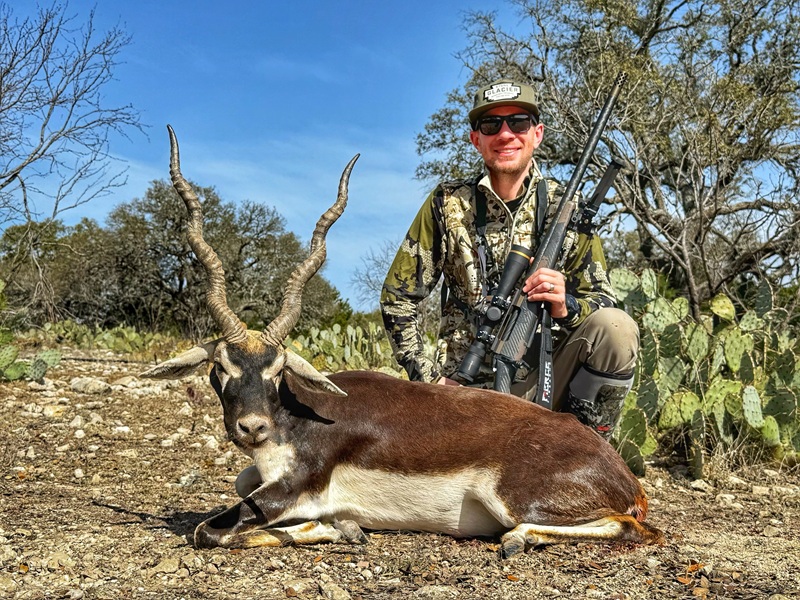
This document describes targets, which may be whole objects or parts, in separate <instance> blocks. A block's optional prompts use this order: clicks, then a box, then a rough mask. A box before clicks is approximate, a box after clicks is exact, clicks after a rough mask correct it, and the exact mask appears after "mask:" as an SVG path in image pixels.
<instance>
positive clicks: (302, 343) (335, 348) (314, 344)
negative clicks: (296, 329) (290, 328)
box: [286, 321, 405, 377]
mask: <svg viewBox="0 0 800 600" xmlns="http://www.w3.org/2000/svg"><path fill="white" fill-rule="evenodd" d="M286 346H287V347H288V348H289V349H290V350H292V351H294V352H296V353H297V354H299V355H300V356H302V357H303V358H305V359H306V360H307V361H309V362H310V363H311V364H312V365H314V367H316V368H317V369H318V370H320V371H329V372H335V371H344V370H354V369H380V370H383V371H384V372H389V373H393V374H395V375H397V376H398V377H405V374H404V372H402V370H401V369H400V368H399V367H398V366H397V363H396V362H395V361H394V358H393V357H392V349H391V346H390V344H389V340H388V338H387V337H386V332H385V330H384V329H383V327H382V326H380V325H378V324H376V323H375V322H374V321H368V322H366V324H365V327H364V328H362V327H361V326H360V325H356V326H355V327H354V326H353V325H349V324H348V325H345V326H344V327H342V326H341V325H339V324H338V323H335V324H334V325H333V326H332V327H330V328H329V329H317V328H316V327H312V328H311V329H310V330H309V331H308V333H307V334H306V335H302V334H301V335H298V336H296V337H293V338H289V339H288V340H287V342H286Z"/></svg>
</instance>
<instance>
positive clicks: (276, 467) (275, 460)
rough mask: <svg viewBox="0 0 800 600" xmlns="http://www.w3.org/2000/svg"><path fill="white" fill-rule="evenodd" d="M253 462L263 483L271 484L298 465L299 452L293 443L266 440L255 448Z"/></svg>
mask: <svg viewBox="0 0 800 600" xmlns="http://www.w3.org/2000/svg"><path fill="white" fill-rule="evenodd" d="M253 463H254V464H255V466H256V469H258V474H259V475H260V476H261V485H262V486H263V485H270V484H272V483H275V482H276V481H278V480H280V479H281V478H283V477H284V476H285V475H286V474H287V473H291V472H292V471H293V470H294V469H295V468H296V467H297V452H296V451H295V448H294V446H292V445H291V444H276V443H274V442H266V443H265V444H264V445H263V446H260V447H259V448H257V449H255V450H253Z"/></svg>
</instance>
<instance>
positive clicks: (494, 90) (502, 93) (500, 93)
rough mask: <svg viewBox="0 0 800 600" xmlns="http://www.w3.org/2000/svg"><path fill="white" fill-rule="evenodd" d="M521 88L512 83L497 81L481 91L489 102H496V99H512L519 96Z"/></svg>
mask: <svg viewBox="0 0 800 600" xmlns="http://www.w3.org/2000/svg"><path fill="white" fill-rule="evenodd" d="M521 93H522V89H521V88H520V87H519V86H518V85H514V84H513V83H499V84H495V85H493V86H492V87H491V89H488V90H486V91H485V92H484V93H483V97H484V99H485V100H487V101H489V102H497V101H498V100H514V99H515V98H519V95H520V94H521Z"/></svg>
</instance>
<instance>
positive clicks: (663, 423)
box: [658, 396, 683, 431]
mask: <svg viewBox="0 0 800 600" xmlns="http://www.w3.org/2000/svg"><path fill="white" fill-rule="evenodd" d="M682 424H683V417H682V416H681V409H680V404H679V402H678V401H677V400H676V399H675V397H674V396H673V397H672V398H669V399H668V400H667V401H666V402H665V403H664V406H663V407H662V408H661V414H660V415H659V417H658V428H659V429H660V430H662V431H667V430H668V429H674V428H676V427H680V426H681V425H682Z"/></svg>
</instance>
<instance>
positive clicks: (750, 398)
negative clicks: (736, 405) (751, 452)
mask: <svg viewBox="0 0 800 600" xmlns="http://www.w3.org/2000/svg"><path fill="white" fill-rule="evenodd" d="M742 416H744V420H745V421H747V424H748V425H750V427H753V428H755V429H759V428H760V427H762V426H763V425H764V415H763V414H762V413H761V397H760V396H759V395H758V391H756V388H754V387H753V386H752V385H748V386H746V387H745V388H744V390H742Z"/></svg>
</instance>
